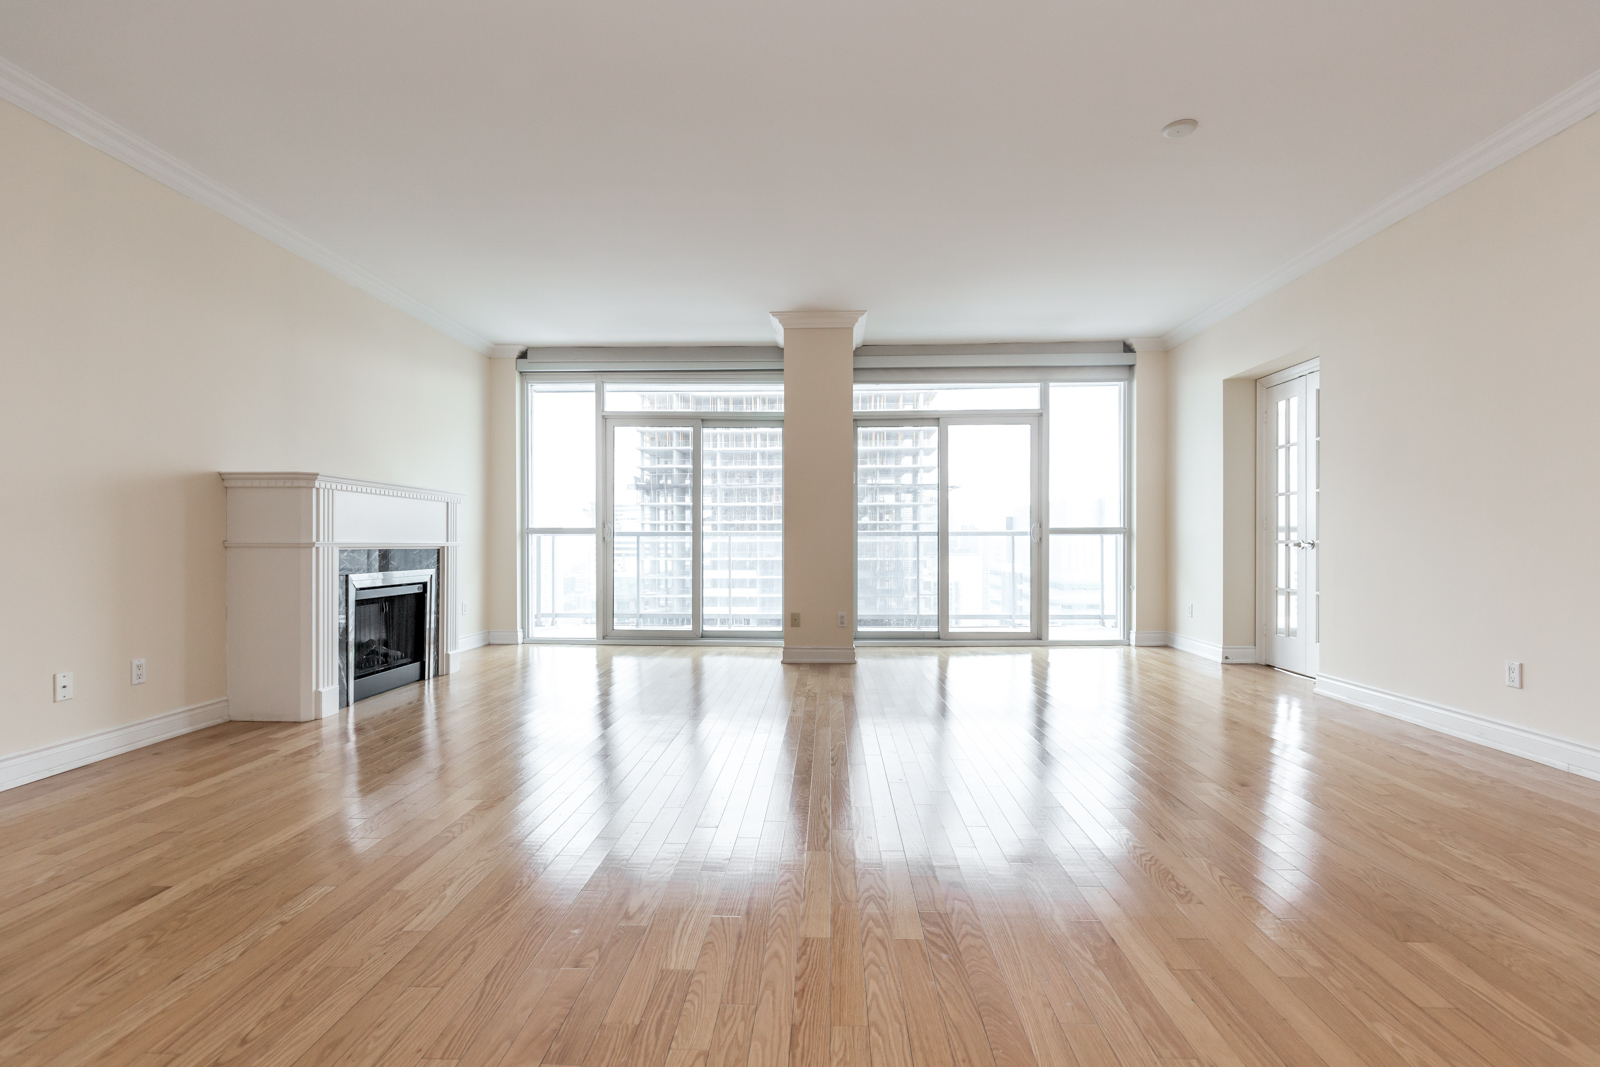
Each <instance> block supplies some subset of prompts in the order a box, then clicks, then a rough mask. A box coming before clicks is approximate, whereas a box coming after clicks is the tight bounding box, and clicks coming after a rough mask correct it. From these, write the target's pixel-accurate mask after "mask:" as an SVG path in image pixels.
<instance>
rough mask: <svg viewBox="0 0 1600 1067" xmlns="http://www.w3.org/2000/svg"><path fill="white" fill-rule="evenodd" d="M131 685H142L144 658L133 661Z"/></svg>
mask: <svg viewBox="0 0 1600 1067" xmlns="http://www.w3.org/2000/svg"><path fill="white" fill-rule="evenodd" d="M132 684H134V685H143V684H144V658H143V657H140V658H139V659H136V660H134V661H133V683H132Z"/></svg>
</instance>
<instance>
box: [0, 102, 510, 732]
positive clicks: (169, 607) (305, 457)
mask: <svg viewBox="0 0 1600 1067" xmlns="http://www.w3.org/2000/svg"><path fill="white" fill-rule="evenodd" d="M487 362H488V361H486V360H485V359H484V358H483V357H482V356H480V355H479V354H478V353H476V352H473V351H471V350H469V349H467V348H465V347H463V346H461V345H460V344H458V343H456V342H455V341H452V340H450V339H448V338H446V337H444V336H443V335H441V334H439V333H437V332H435V331H433V330H432V329H430V328H428V327H426V326H423V325H422V324H420V323H418V322H417V321H415V320H413V319H411V318H409V317H407V316H406V315H403V314H402V313H400V312H398V311H395V310H393V309H392V308H390V307H388V306H386V305H384V304H382V303H380V302H378V301H377V300H375V299H373V298H372V297H370V296H367V295H366V294H364V293H361V292H359V291H358V290H356V289H354V288H352V287H351V286H349V285H346V284H345V283H344V282H341V281H338V280H336V279H335V278H333V277H332V276H330V275H328V274H327V273H325V272H323V271H322V270H320V269H318V268H316V267H314V266H312V265H310V264H309V263H307V262H305V261H304V260H301V259H299V258H297V257H295V256H294V255H292V254H290V253H288V252H286V251H284V250H283V249H281V248H279V247H277V246H275V245H273V244H271V243H269V242H267V241H266V240H264V239H262V238H260V237H258V236H256V235H255V234H252V233H250V232H249V231H247V230H245V229H243V228H242V227H240V226H238V225H236V224H234V223H232V222H229V221H228V220H226V219H224V218H222V217H221V216H219V215H217V214H215V213H213V212H212V211H210V210H208V209H206V208H203V207H201V206H199V205H198V204H196V203H194V202H193V201H190V200H188V199H186V198H185V197H183V196H181V195H180V194H178V193H176V192H174V191H173V190H171V189H169V188H167V187H166V186H164V185H161V184H159V183H158V182H156V181H154V180H152V179H150V178H147V177H145V176H144V175H141V174H139V173H137V172H136V171H134V170H132V169H130V168H128V167H126V166H124V165H123V164H121V163H118V162H116V161H115V160H113V159H111V158H110V157H109V156H106V155H104V154H102V153H100V152H99V151H97V150H95V149H93V148H90V147H88V146H87V145H85V144H83V143H82V142H80V141H78V140H76V139H74V138H73V137H71V136H69V135H67V134H65V133H63V132H61V131H60V130H58V129H56V128H54V127H52V126H49V125H47V124H45V123H43V122H41V121H40V120H38V119H36V118H34V117H32V116H31V115H28V114H26V113H25V112H22V111H20V110H18V109H17V108H15V107H13V106H12V105H10V104H5V103H0V367H3V375H4V377H3V382H4V388H3V389H0V455H3V456H4V468H3V473H0V507H3V509H4V513H3V520H0V521H3V529H4V546H5V550H4V552H3V553H0V567H3V572H0V585H3V588H4V589H5V602H6V604H7V605H8V606H9V607H10V609H11V610H8V611H6V612H4V613H3V616H0V755H4V754H8V753H14V752H18V751H22V750H27V749H30V748H34V747H37V746H40V745H45V744H49V743H52V742H57V741H62V740H66V739H70V738H75V737H81V736H83V735H85V734H88V733H91V732H94V731H97V730H101V729H105V728H107V727H113V726H120V725H124V724H127V723H132V722H136V721H138V720H142V719H146V718H149V717H152V716H155V715H159V714H162V713H165V712H170V711H174V710H177V709H179V708H184V707H190V706H193V705H196V704H200V703H204V702H207V701H212V700H216V699H218V698H220V697H223V696H224V695H226V692H227V679H226V676H225V668H224V638H223V621H224V603H225V601H224V582H223V548H222V541H223V532H224V522H223V505H224V498H223V489H222V482H221V480H220V479H219V478H218V476H217V472H218V471H220V470H238V471H243V470H303V471H324V472H328V473H333V474H340V475H346V476H350V477H357V478H370V479H376V480H381V481H391V482H404V483H409V484H415V485H424V486H429V487H433V488H438V489H448V490H454V491H457V492H461V493H464V494H465V495H466V503H465V505H464V507H463V510H462V539H463V551H462V560H461V572H460V574H461V583H462V589H463V595H464V597H465V600H466V607H467V614H466V615H465V616H464V617H463V618H462V619H461V620H460V630H461V632H462V633H464V634H471V633H475V632H477V631H479V630H482V629H484V621H483V620H484V614H483V607H484V604H483V599H484V598H483V585H484V583H483V566H482V564H483V551H482V545H483V536H484V523H483V498H484V489H485V484H484V483H485V479H484V462H483V452H484V432H483V421H484V405H485V381H486V373H487V370H486V364H487ZM353 397H354V398H359V399H361V400H362V401H365V402H369V403H370V404H371V405H372V409H371V414H368V415H359V414H358V415H355V416H352V415H351V414H350V413H349V412H348V411H347V408H346V405H347V402H348V400H349V399H351V398H353ZM136 656H142V657H144V658H145V659H146V660H147V662H148V671H149V681H148V682H147V683H146V684H145V685H142V686H138V687H134V686H132V685H130V684H129V661H130V660H131V659H132V658H133V657H136ZM56 671H72V672H74V674H75V676H76V690H77V692H76V697H75V699H73V700H71V701H66V702H62V703H53V702H52V700H51V675H52V673H53V672H56Z"/></svg>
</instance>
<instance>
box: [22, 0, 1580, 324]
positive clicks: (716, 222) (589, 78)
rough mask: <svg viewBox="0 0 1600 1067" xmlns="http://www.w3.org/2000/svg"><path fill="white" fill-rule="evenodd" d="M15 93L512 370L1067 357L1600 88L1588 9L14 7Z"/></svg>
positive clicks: (155, 1) (56, 2) (720, 3)
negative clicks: (805, 327) (601, 356)
mask: <svg viewBox="0 0 1600 1067" xmlns="http://www.w3.org/2000/svg"><path fill="white" fill-rule="evenodd" d="M0 57H3V58H4V59H7V60H9V61H11V62H12V63H14V64H16V66H18V67H20V68H22V69H23V70H24V71H27V72H29V73H31V74H32V75H34V76H36V77H38V78H40V79H43V80H44V81H45V82H47V83H49V84H50V85H52V86H54V87H55V88H56V89H59V90H60V91H62V92H64V93H66V94H67V95H69V96H71V97H73V98H75V99H76V100H77V101H79V102H81V103H82V104H84V105H86V106H87V107H88V108H91V109H93V110H94V111H97V112H99V113H100V114H101V115H104V116H106V117H107V118H109V119H111V120H113V121H115V122H116V123H120V124H121V125H122V126H124V127H126V128H127V129H128V130H130V131H132V132H133V133H135V134H137V135H138V136H139V137H142V138H144V139H146V140H148V141H149V142H151V143H152V144H154V145H155V146H157V147H159V148H161V149H164V150H165V151H166V152H168V153H171V154H172V155H173V156H175V157H177V158H178V159H179V160H182V161H183V162H185V163H187V164H189V165H191V166H192V167H194V168H196V169H198V170H199V171H201V172H203V173H204V174H206V175H209V176H210V177H211V178H213V179H215V180H216V181H217V182H220V183H221V184H222V185H224V186H227V187H229V188H231V189H232V190H233V191H235V192H237V193H238V194H240V195H241V196H243V197H245V198H247V199H249V200H251V201H253V202H255V203H256V204H258V205H260V206H262V207H264V208H265V209H266V210H268V211H270V212H272V213H275V214H276V215H278V216H280V217H281V218H282V219H283V220H286V221H287V222H288V223H289V225H290V226H292V227H293V228H294V229H296V230H298V231H299V232H300V233H301V234H303V235H305V236H306V237H309V238H310V239H311V240H312V241H314V242H317V243H319V244H320V245H322V246H324V247H325V248H327V249H330V250H332V252H334V253H336V254H337V255H338V256H342V257H344V258H345V259H347V260H349V261H350V262H352V263H354V264H357V265H358V266H359V267H361V268H365V270H366V271H369V272H371V274H373V275H376V276H377V277H378V278H380V279H382V280H383V281H384V282H387V283H389V284H390V285H392V286H394V287H396V288H397V289H399V290H401V291H403V292H404V293H406V294H409V296H411V297H413V298H415V299H416V300H418V301H421V302H422V303H424V304H426V305H429V306H430V307H431V308H433V309H436V310H437V311H438V312H440V313H441V314H442V315H443V316H446V317H448V318H449V319H452V320H454V321H455V322H457V323H460V324H462V325H463V326H465V327H466V328H467V330H468V331H471V332H474V333H476V334H478V335H480V336H482V337H484V338H487V339H489V340H492V341H504V342H518V343H527V342H531V343H536V344H574V343H588V344H605V343H653V342H654V343H689V342H701V343H752V342H753V343H771V340H772V332H771V325H770V321H769V319H768V317H767V312H768V311H770V310H773V309H780V308H805V307H848V308H867V309H868V310H869V317H868V320H867V340H868V341H870V342H874V343H889V342H916V341H950V340H968V341H970V340H1022V339H1029V340H1055V339H1078V338H1101V337H1127V336H1146V335H1157V334H1161V333H1164V332H1166V331H1169V330H1171V329H1173V328H1174V327H1177V326H1178V325H1180V324H1182V323H1184V322H1186V321H1188V320H1190V319H1191V318H1192V317H1193V316H1195V315H1197V314H1199V313H1201V312H1203V311H1204V310H1205V309H1207V308H1208V307H1211V306H1212V305H1214V304H1216V303H1217V302H1218V301H1221V300H1224V299H1225V298H1227V297H1229V296H1230V295H1231V294H1235V293H1237V292H1238V291H1239V290H1240V289H1241V288H1243V287H1245V286H1247V285H1249V284H1250V283H1252V282H1256V281H1257V280H1258V279H1260V278H1261V277H1262V276H1263V275H1266V274H1268V273H1269V272H1271V271H1273V270H1274V269H1275V268H1279V267H1281V266H1282V265H1283V264H1284V263H1285V262H1287V261H1289V260H1291V259H1293V258H1294V257H1296V256H1297V255H1300V254H1302V253H1304V252H1305V251H1306V250H1307V249H1308V248H1310V247H1312V246H1313V245H1315V244H1316V243H1317V242H1318V241H1319V240H1321V239H1323V238H1325V237H1326V236H1327V235H1329V234H1330V233H1332V232H1334V231H1336V230H1338V229H1339V228H1340V227H1341V226H1342V225H1344V224H1346V223H1348V222H1349V221H1350V220H1352V219H1353V218H1356V217H1357V216H1360V215H1361V214H1362V213H1363V212H1367V211H1369V210H1370V209H1372V208H1373V206H1374V205H1375V204H1378V203H1379V202H1380V201H1382V200H1384V199H1385V198H1386V197H1388V196H1390V195H1391V194H1393V193H1395V192H1396V191H1397V190H1399V189H1401V188H1402V187H1404V186H1406V185H1407V184H1408V183H1411V182H1414V181H1416V180H1417V179H1418V178H1420V177H1422V176H1424V175H1426V174H1427V173H1429V172H1430V171H1432V170H1434V169H1435V168H1437V167H1439V166H1440V165H1441V164H1443V163H1444V162H1445V161H1447V160H1449V159H1450V158H1451V157H1453V156H1455V155H1457V154H1458V153H1461V152H1463V151H1464V150H1466V149H1468V148H1470V147H1472V146H1473V145H1475V144H1477V143H1478V142H1480V141H1482V140H1483V139H1484V138H1486V137H1488V136H1489V135H1491V134H1493V133H1495V132H1496V131H1497V130H1500V129H1501V128H1502V127H1505V126H1506V125H1507V124H1509V123H1512V122H1513V121H1515V120H1517V119H1518V118H1519V117H1520V116H1522V115H1524V114H1525V113H1527V112H1528V111H1530V110H1531V109H1533V108H1535V107H1536V106H1538V105H1540V104H1541V103H1542V102H1544V101H1547V100H1549V99H1550V98H1551V97H1553V96H1555V95H1556V94H1558V93H1560V92H1561V91H1562V90H1564V89H1567V88H1568V87H1569V86H1572V85H1573V84H1574V83H1576V82H1578V81H1579V80H1580V79H1583V78H1584V77H1585V76H1587V75H1589V74H1591V73H1592V72H1594V71H1596V70H1597V69H1600V4H1596V3H1595V2H1594V0H1421V2H1411V3H1396V2H1395V0H1343V2H1341V3H1337V4H1330V3H1316V2H1310V0H1300V2H1285V0H1213V2H1211V3H1192V2H1190V3H1180V2H1175V0H1168V2H1165V3H1161V2H1149V0H1146V2H1137V0H1134V2H1113V0H999V2H989V3H979V2H976V0H969V2H967V3H956V2H952V0H924V2H922V3H917V4H913V3H908V2H885V0H866V2H862V0H797V2H792V3H786V4H785V3H759V2H756V3H753V2H751V0H701V2H687V3H675V4H674V3H660V2H657V3H646V2H641V0H559V2H535V3H528V2H522V3H514V2H511V0H498V2H496V0H455V2H453V3H450V4H440V3H423V2H418V0H382V2H380V0H368V2H365V3H353V2H349V0H277V2H274V3H271V4H262V3H257V4H219V3H216V2H215V0H147V2H145V3H139V4H127V3H111V2H107V0H0ZM1186 116H1193V117H1195V118H1197V119H1199V120H1200V130H1199V132H1198V133H1196V134H1195V135H1193V136H1192V137H1189V138H1187V139H1185V140H1174V141H1169V140H1165V139H1163V138H1162V137H1161V136H1160V135H1159V131H1160V129H1161V127H1162V126H1163V125H1164V124H1166V123H1167V122H1169V121H1171V120H1173V119H1176V118H1181V117H1186Z"/></svg>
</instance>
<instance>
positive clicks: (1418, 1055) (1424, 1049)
mask: <svg viewBox="0 0 1600 1067" xmlns="http://www.w3.org/2000/svg"><path fill="white" fill-rule="evenodd" d="M1597 816H1600V783H1596V782H1591V781H1587V780H1584V779H1580V778H1575V777H1571V776H1568V775H1565V774H1563V773H1561V772H1558V771H1554V770H1550V769H1547V768H1544V767H1541V766H1537V765H1534V764H1530V763H1526V762H1524V761H1521V760H1517V759H1515V758H1512V757H1508V756H1502V755H1499V754H1496V753H1493V752H1489V751H1486V750H1484V749H1481V748H1477V747H1474V746H1472V745H1469V744H1467V743H1465V742H1460V741H1456V740H1454V739H1451V738H1448V737H1444V736H1442V735H1438V734H1433V733H1429V732H1427V731H1424V730H1421V729H1418V728H1413V727H1410V726H1407V725H1405V724H1402V723H1397V722H1394V721H1391V720H1386V719H1383V718H1380V717H1378V716H1375V715H1371V714H1369V713H1366V712H1362V711H1358V710H1356V709H1353V708H1350V707H1348V706H1347V705H1342V704H1339V703H1337V702H1333V701H1326V700H1320V699H1315V698H1313V697H1312V696H1311V695H1310V692H1309V688H1308V683H1306V682H1305V681H1303V680H1301V679H1297V678H1294V677H1292V676H1289V675H1284V674H1279V673H1275V672H1272V671H1268V670H1264V669H1261V668H1253V667H1229V668H1227V669H1223V668H1220V667H1218V666H1216V665H1214V664H1207V663H1204V662H1202V661H1201V660H1199V659H1196V658H1194V657H1190V656H1187V655H1184V654H1182V653H1177V652H1173V651H1171V650H1168V649H1138V650H1130V649H1127V648H1080V649H1052V650H1019V649H992V650H972V651H949V652H934V651H925V650H914V651H913V650H894V651H889V650H885V651H864V652H863V653H862V654H861V662H860V663H859V664H858V665H857V666H855V667H853V668H850V667H837V666H835V667H784V666H782V665H781V664H780V663H779V662H778V657H777V652H776V650H773V649H747V650H741V649H728V648H720V649H705V650H686V649H645V648H592V647H591V648H584V647H534V646H525V647H521V648H516V647H510V648H491V649H486V650H484V651H482V652H481V653H475V654H473V655H472V656H469V657H468V667H467V669H466V670H465V671H464V672H462V673H460V674H457V675H454V676H452V677H450V678H446V679H439V680H437V681H435V682H433V683H428V684H427V685H426V686H423V685H413V686H408V687H406V688H404V689H399V690H396V691H394V692H391V693H387V694H383V695H382V696H379V697H375V698H373V699H371V700H369V701H366V702H364V703H363V704H362V705H361V706H360V707H359V708H358V709H357V713H356V715H355V716H354V720H353V721H352V718H351V716H349V715H348V714H347V715H345V716H343V717H341V718H340V719H337V720H331V721H329V722H327V723H325V724H308V725H284V724H264V723H232V724H227V725H224V726H220V727H216V728H213V729H210V730H207V731H204V732H202V733H197V734H193V735H190V736H188V737H185V738H180V739H177V740H174V741H170V742H166V743H163V744H161V745H158V746H154V747H152V748H147V749H143V750H141V751H138V752H134V753H130V754H128V755H126V756H123V757H119V758H117V759H114V760H109V761H106V762H104V763H101V764H97V765H95V766H92V767H88V768H84V769H82V770H79V771H74V772H71V773H69V774H64V775H61V776H58V777H56V778H52V779H48V780H46V781H43V782H39V783H35V784H33V785H30V786H26V787H23V788H20V789H16V790H12V791H10V792H8V793H4V794H0V1061H3V1062H5V1063H8V1064H27V1065H34V1064H46V1063H50V1064H57V1063H59V1064H90V1063H95V1064H101V1063H105V1064H112V1063H115V1064H129V1065H133V1064H138V1065H143V1067H153V1065H158V1064H159V1065H164V1067H176V1065H190V1064H208V1063H213V1062H222V1061H226V1062H228V1063H233V1064H246V1063H273V1064H301V1065H310V1064H325V1063H368V1064H380V1063H381V1064H386V1065H389V1064H394V1065H411V1064H418V1063H431V1064H434V1065H436V1067H439V1065H443V1064H456V1065H457V1067H465V1065H468V1064H505V1065H512V1064H517V1065H527V1064H538V1063H541V1062H542V1063H546V1064H560V1065H571V1067H576V1065H580V1064H583V1065H602V1064H627V1065H645V1067H652V1065H658V1064H671V1065H674V1067H691V1065H694V1067H702V1065H703V1067H731V1065H744V1064H748V1065H751V1067H767V1065H774V1067H780V1065H784V1064H792V1065H797V1067H798V1065H813V1064H815V1065H824V1064H828V1065H838V1067H867V1065H868V1064H871V1065H872V1067H899V1065H906V1067H935V1065H937V1067H944V1065H952V1067H955V1065H983V1067H989V1065H994V1067H1007V1065H1016V1064H1023V1065H1026V1064H1038V1065H1040V1067H1056V1065H1073V1064H1084V1065H1111V1064H1121V1065H1123V1067H1134V1065H1159V1064H1188V1063H1209V1064H1219V1065H1221V1064H1250V1065H1254V1064H1290V1065H1298V1064H1327V1065H1330V1067H1356V1065H1372V1064H1394V1065H1397V1067H1398V1065H1401V1064H1440V1065H1445V1064H1449V1065H1461V1064H1493V1065H1506V1067H1509V1065H1513V1064H1517V1065H1525V1064H1558V1063H1572V1064H1586V1063H1596V1062H1600V1053H1597V1051H1596V1050H1597V1049H1600V951H1597V946H1600V878H1597V877H1596V875H1597V873H1600V818H1597Z"/></svg>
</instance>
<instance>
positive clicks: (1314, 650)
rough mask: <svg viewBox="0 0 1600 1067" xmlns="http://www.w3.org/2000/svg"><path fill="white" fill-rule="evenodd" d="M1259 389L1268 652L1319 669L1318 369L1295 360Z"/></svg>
mask: <svg viewBox="0 0 1600 1067" xmlns="http://www.w3.org/2000/svg"><path fill="white" fill-rule="evenodd" d="M1259 393H1260V396H1261V401H1262V403H1261V428H1262V447H1261V453H1262V456H1261V458H1262V463H1261V465H1260V468H1259V469H1260V470H1261V473H1262V475H1263V484H1262V487H1261V503H1262V511H1261V515H1262V520H1261V526H1262V547H1263V549H1264V550H1265V551H1264V553H1263V567H1262V574H1261V589H1262V591H1263V593H1264V594H1265V596H1264V597H1263V600H1264V603H1263V605H1262V607H1263V609H1264V610H1263V614H1262V619H1263V622H1262V630H1263V638H1264V649H1263V651H1264V653H1265V655H1264V660H1265V662H1266V663H1268V664H1269V665H1271V666H1274V667H1281V668H1283V669H1284V670H1287V671H1294V672H1296V673H1298V674H1309V675H1315V674H1316V673H1317V668H1318V658H1319V657H1318V645H1319V641H1320V634H1319V616H1320V611H1319V608H1320V604H1319V585H1318V574H1317V557H1318V546H1319V540H1318V534H1317V518H1318V512H1319V507H1318V504H1319V488H1320V487H1319V485H1318V480H1319V473H1320V471H1319V468H1320V464H1319V463H1318V445H1319V443H1320V433H1321V431H1320V426H1319V422H1320V420H1319V418H1318V415H1319V408H1320V400H1321V374H1320V373H1319V372H1318V371H1317V370H1315V369H1302V368H1293V369H1291V370H1289V371H1285V372H1282V373H1280V374H1278V375H1273V376H1272V377H1270V378H1265V379H1262V383H1261V389H1260V390H1259Z"/></svg>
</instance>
